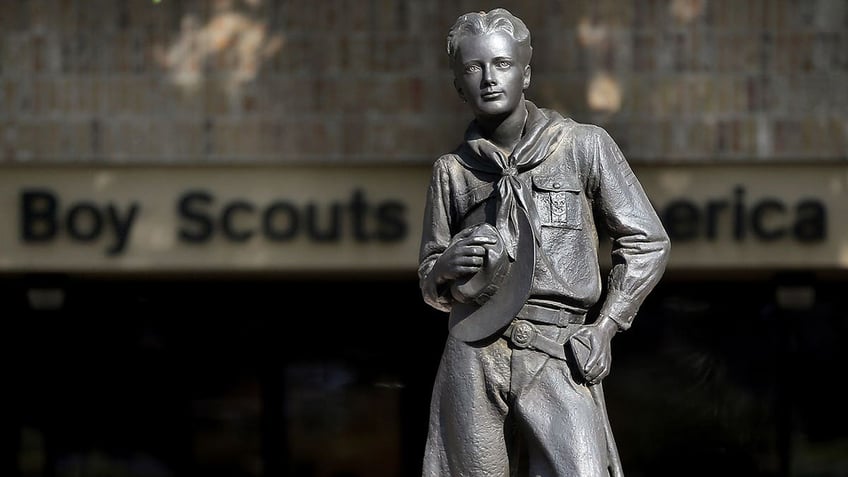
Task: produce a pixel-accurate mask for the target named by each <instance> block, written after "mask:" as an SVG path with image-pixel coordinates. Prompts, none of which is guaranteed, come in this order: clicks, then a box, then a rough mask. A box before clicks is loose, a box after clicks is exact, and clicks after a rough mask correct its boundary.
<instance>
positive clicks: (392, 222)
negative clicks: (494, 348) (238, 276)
mask: <svg viewBox="0 0 848 477" xmlns="http://www.w3.org/2000/svg"><path fill="white" fill-rule="evenodd" d="M636 174H637V176H638V177H639V179H640V181H641V183H642V184H643V186H644V187H645V190H646V191H647V192H648V195H649V196H650V198H651V201H652V202H653V204H654V206H655V207H656V209H657V212H658V214H659V215H660V217H661V219H662V220H663V222H664V224H665V226H666V229H667V230H668V232H669V235H670V236H671V238H672V256H671V261H670V263H669V267H670V268H685V269H705V268H709V269H721V268H740V267H743V268H744V267H750V268H775V267H777V268H848V220H846V219H848V168H846V167H844V166H837V165H793V164H786V165H775V164H769V165H662V166H641V167H638V168H636ZM429 177H430V169H429V167H423V166H409V167H403V166H357V167H336V166H313V167H309V166H246V167H236V166H199V167H198V166H193V167H176V166H169V167H163V166H158V167H147V166H139V167H131V166H124V167H76V166H74V167H6V168H3V169H2V171H1V172H0V198H2V202H0V221H2V227H0V271H33V272H36V271H59V272H62V271H80V272H87V271H92V272H102V271H107V272H115V271H163V272H168V271H194V270H214V271H224V272H229V271H403V272H408V271H414V270H415V268H416V265H417V257H418V244H419V238H420V233H421V218H422V215H423V207H424V200H425V195H426V188H427V182H428V180H429Z"/></svg>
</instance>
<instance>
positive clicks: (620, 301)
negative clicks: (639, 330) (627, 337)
mask: <svg viewBox="0 0 848 477" xmlns="http://www.w3.org/2000/svg"><path fill="white" fill-rule="evenodd" d="M638 311H639V303H638V302H636V301H635V300H633V299H632V298H631V297H629V296H627V295H625V294H623V293H621V292H618V291H615V290H611V291H609V292H608V293H607V297H606V300H604V304H603V305H602V306H601V311H600V316H606V317H608V318H609V319H611V320H612V321H614V322H615V323H616V324H617V325H618V330H619V331H625V330H627V329H628V328H630V326H631V325H632V324H633V319H634V318H636V313H637V312H638Z"/></svg>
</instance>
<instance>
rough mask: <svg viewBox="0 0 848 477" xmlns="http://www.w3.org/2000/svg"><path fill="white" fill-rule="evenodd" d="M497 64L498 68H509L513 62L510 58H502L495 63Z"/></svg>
mask: <svg viewBox="0 0 848 477" xmlns="http://www.w3.org/2000/svg"><path fill="white" fill-rule="evenodd" d="M495 66H497V67H498V68H509V67H510V66H512V62H511V61H509V60H500V61H498V62H497V63H495Z"/></svg>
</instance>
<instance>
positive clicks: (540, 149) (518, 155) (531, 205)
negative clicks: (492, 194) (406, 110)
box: [460, 100, 566, 260]
mask: <svg viewBox="0 0 848 477" xmlns="http://www.w3.org/2000/svg"><path fill="white" fill-rule="evenodd" d="M524 104H525V106H526V108H527V118H526V120H525V122H524V129H523V130H522V133H521V138H520V139H519V140H518V143H517V144H516V145H515V148H514V149H513V151H512V154H510V155H509V156H506V155H505V154H504V153H503V152H502V151H501V150H500V149H498V147H497V146H495V145H494V144H492V143H491V142H490V141H489V140H488V139H486V138H484V137H482V136H481V135H480V130H479V128H478V126H477V122H476V121H472V122H471V124H470V125H469V126H468V129H467V130H466V132H465V144H466V145H467V147H468V149H470V150H471V152H473V154H472V157H471V158H470V159H472V160H466V159H465V158H463V156H462V155H460V160H461V161H462V163H463V164H464V165H465V166H466V167H468V168H469V169H475V170H479V171H482V172H486V173H490V174H496V175H500V178H499V179H498V180H497V182H496V184H495V191H497V200H498V206H497V215H496V223H495V227H496V228H497V229H498V231H499V232H500V234H501V235H502V236H503V238H504V241H505V242H506V243H505V244H504V245H505V247H506V250H507V253H508V254H509V257H510V259H513V260H514V259H515V252H516V249H517V247H518V216H517V214H519V213H524V214H527V218H528V219H529V221H530V225H531V228H532V230H533V238H534V240H535V243H536V244H539V243H540V240H541V237H540V230H541V227H540V221H539V213H538V212H537V211H536V204H535V202H533V194H532V190H531V187H530V185H529V184H527V183H526V176H524V177H522V173H524V172H527V171H529V170H531V169H533V168H534V167H536V166H538V165H539V164H541V163H542V162H543V161H544V160H545V159H547V158H548V156H550V155H551V153H553V152H554V150H556V148H557V146H558V145H559V143H560V141H561V140H562V137H563V134H564V130H565V124H566V122H565V120H564V119H563V117H562V116H561V115H560V114H558V113H556V112H555V111H550V110H541V109H539V108H538V107H536V105H535V104H533V103H532V102H531V101H528V100H525V101H524Z"/></svg>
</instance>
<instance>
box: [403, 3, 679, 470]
mask: <svg viewBox="0 0 848 477" xmlns="http://www.w3.org/2000/svg"><path fill="white" fill-rule="evenodd" d="M447 51H448V55H449V58H450V65H451V68H452V70H453V74H454V86H455V87H456V90H457V92H458V93H459V96H460V98H462V100H463V101H465V102H466V103H467V104H468V106H469V108H471V111H472V113H473V114H474V119H473V120H472V121H471V123H470V124H469V126H468V128H467V130H466V132H465V139H464V141H462V143H461V144H460V145H459V146H458V147H457V148H456V149H455V150H453V151H452V152H450V153H448V154H445V155H443V156H441V157H439V158H438V160H437V161H436V162H435V164H434V165H433V172H432V178H431V181H430V184H429V188H428V191H427V202H426V210H425V216H424V221H423V223H424V229H423V234H422V238H421V249H420V266H419V270H418V274H419V278H420V284H421V291H422V294H423V298H424V300H425V301H426V303H428V304H429V305H431V306H433V307H434V308H436V309H438V310H442V311H445V312H449V313H450V315H449V327H450V328H449V330H450V333H449V336H448V339H447V342H446V343H445V347H444V351H443V356H442V360H441V363H440V365H439V370H438V374H437V377H436V381H435V384H434V387H433V395H432V403H431V409H430V427H429V432H428V436H427V441H426V450H425V456H424V463H423V475H424V476H443V477H459V476H486V477H495V476H519V475H522V476H523V475H530V476H543V477H552V476H561V477H566V476H567V477H590V476H591V477H597V476H607V475H610V476H614V477H615V476H620V475H622V474H621V466H620V463H619V461H618V455H617V451H616V446H615V441H614V440H613V437H612V433H611V431H610V426H609V422H608V421H607V417H606V409H605V405H604V401H603V393H602V391H601V380H602V379H603V378H604V377H605V376H606V375H607V374H608V373H609V370H610V361H611V356H610V342H611V341H612V338H613V336H614V335H615V334H616V333H617V332H619V331H623V330H626V329H627V328H629V327H630V325H631V323H632V321H633V318H634V316H635V315H636V312H637V310H638V308H639V306H640V305H641V303H642V302H643V301H644V299H645V298H646V295H647V294H648V293H649V292H650V291H651V290H652V289H653V287H654V286H655V285H656V283H657V282H658V281H659V279H660V277H661V276H662V274H663V272H664V270H665V266H666V262H667V260H668V256H669V250H670V244H669V239H668V236H667V234H666V232H665V230H664V229H663V226H662V224H661V223H660V221H659V219H658V217H657V214H656V213H655V211H654V209H653V207H652V206H651V203H650V202H649V201H648V197H647V196H646V195H645V193H644V191H643V189H642V186H641V185H640V183H639V182H638V181H637V179H636V177H635V176H634V175H633V172H632V171H631V169H630V166H629V165H628V163H627V161H626V160H625V158H624V157H623V155H622V153H621V151H620V150H619V148H618V146H617V145H616V144H615V142H614V141H613V140H612V138H611V137H610V136H609V135H608V134H607V133H606V131H604V130H603V129H602V128H600V127H597V126H593V125H588V124H580V123H577V122H575V121H573V120H571V119H568V118H564V117H563V116H561V115H560V114H558V113H557V112H555V111H552V110H549V109H544V108H539V107H537V106H536V105H535V104H533V103H532V102H531V101H529V100H527V99H526V98H525V97H524V91H525V90H526V89H527V87H528V86H529V85H530V58H531V54H532V48H531V46H530V32H529V31H528V29H527V27H526V26H525V25H524V23H523V22H522V21H521V20H520V19H518V18H516V17H515V16H513V15H512V14H511V13H510V12H508V11H506V10H504V9H495V10H491V11H489V12H473V13H467V14H465V15H462V16H460V17H459V18H458V19H457V21H456V23H455V24H454V26H453V28H451V30H450V32H449V34H448V37H447ZM595 218H597V219H598V221H597V222H596V221H595ZM597 227H601V228H603V230H604V231H605V232H606V234H607V235H608V236H609V237H611V240H612V262H611V263H612V267H611V269H610V270H609V273H608V275H607V285H608V286H607V289H608V290H607V293H606V294H605V296H604V297H603V300H602V301H601V298H602V297H601V291H602V281H601V280H602V277H601V269H600V266H599V263H598V233H597V230H598V229H597ZM599 301H600V304H599V306H600V308H599V309H597V311H598V318H597V319H596V320H594V321H593V322H591V323H586V322H585V317H586V313H587V311H588V310H590V308H592V307H594V306H595V305H596V304H598V303H599Z"/></svg>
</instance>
